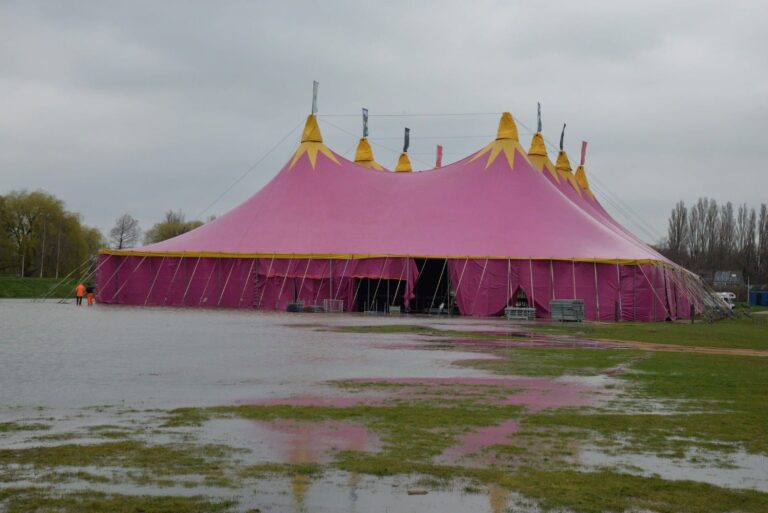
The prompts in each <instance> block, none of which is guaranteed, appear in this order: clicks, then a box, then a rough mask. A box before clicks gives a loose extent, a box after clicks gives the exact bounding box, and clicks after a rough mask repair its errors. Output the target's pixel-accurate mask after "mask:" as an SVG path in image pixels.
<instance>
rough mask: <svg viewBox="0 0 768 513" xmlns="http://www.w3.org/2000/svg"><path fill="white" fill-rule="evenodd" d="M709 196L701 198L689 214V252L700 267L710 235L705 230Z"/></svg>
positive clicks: (702, 264) (692, 259)
mask: <svg viewBox="0 0 768 513" xmlns="http://www.w3.org/2000/svg"><path fill="white" fill-rule="evenodd" d="M708 209H709V198H699V201H697V202H696V204H695V205H694V206H692V207H691V210H690V213H689V214H688V234H689V236H688V254H689V255H690V257H691V262H692V263H693V264H694V265H696V266H698V267H699V268H701V267H703V266H704V263H705V262H704V254H705V253H706V251H707V242H708V237H707V234H706V232H705V226H706V219H707V210H708Z"/></svg>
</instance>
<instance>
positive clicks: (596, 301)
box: [592, 262, 600, 321]
mask: <svg viewBox="0 0 768 513" xmlns="http://www.w3.org/2000/svg"><path fill="white" fill-rule="evenodd" d="M592 265H593V266H594V268H595V314H596V315H597V320H598V321H599V320H600V297H599V295H598V292H597V262H592Z"/></svg>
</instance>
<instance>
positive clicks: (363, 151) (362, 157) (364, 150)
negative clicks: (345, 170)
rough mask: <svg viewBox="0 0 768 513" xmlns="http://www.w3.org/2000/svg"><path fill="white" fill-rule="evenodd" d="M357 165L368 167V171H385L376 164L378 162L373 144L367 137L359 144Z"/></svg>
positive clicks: (356, 153) (356, 155) (356, 157)
mask: <svg viewBox="0 0 768 513" xmlns="http://www.w3.org/2000/svg"><path fill="white" fill-rule="evenodd" d="M355 164H357V165H359V166H362V167H367V168H368V169H376V170H378V171H383V170H384V168H383V167H381V165H380V164H379V163H378V162H376V160H374V158H373V150H372V149H371V144H370V143H369V142H368V139H366V138H365V137H362V138H361V139H360V142H359V143H357V151H355Z"/></svg>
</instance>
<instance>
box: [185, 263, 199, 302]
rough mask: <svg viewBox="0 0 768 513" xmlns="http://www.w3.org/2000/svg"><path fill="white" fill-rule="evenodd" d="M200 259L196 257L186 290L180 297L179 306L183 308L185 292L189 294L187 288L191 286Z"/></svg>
mask: <svg viewBox="0 0 768 513" xmlns="http://www.w3.org/2000/svg"><path fill="white" fill-rule="evenodd" d="M201 258H202V257H197V261H196V262H195V267H194V268H192V275H191V276H190V277H189V281H188V282H187V288H186V289H184V295H183V296H181V306H184V302H185V301H186V299H187V292H189V288H190V287H191V286H192V280H194V279H195V273H196V272H197V266H198V265H200V259H201Z"/></svg>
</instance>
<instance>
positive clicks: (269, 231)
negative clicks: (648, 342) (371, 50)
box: [97, 113, 699, 320]
mask: <svg viewBox="0 0 768 513" xmlns="http://www.w3.org/2000/svg"><path fill="white" fill-rule="evenodd" d="M537 135H538V137H540V134H537ZM542 143H543V141H542ZM537 144H538V143H537V140H536V137H534V142H533V145H532V148H531V155H530V157H529V155H528V152H526V151H525V150H524V149H523V148H522V147H521V146H520V143H519V138H518V134H517V128H516V126H515V123H514V121H513V119H512V116H511V115H510V114H508V113H505V114H504V115H503V116H502V118H501V121H500V123H499V130H498V135H497V138H496V140H494V141H492V142H491V143H490V144H489V145H488V146H486V147H485V148H483V149H482V150H480V151H478V152H477V153H475V154H473V155H470V156H468V157H466V158H464V159H463V160H460V161H458V162H456V163H454V164H451V165H448V166H444V167H441V168H438V169H433V170H426V171H421V172H407V171H410V162H409V161H408V158H407V154H406V153H403V155H401V157H400V160H399V162H398V167H397V170H398V171H406V172H390V171H386V170H384V169H383V168H382V167H381V166H379V165H378V164H377V163H376V162H375V160H374V159H373V154H372V151H371V149H370V145H369V144H368V141H367V140H366V139H362V140H361V142H360V145H359V147H358V153H357V157H356V159H355V160H356V161H355V162H353V161H349V160H347V159H345V158H343V157H342V156H341V155H339V154H337V153H335V152H334V151H332V150H330V149H329V148H328V147H327V146H325V145H324V143H323V139H322V136H321V134H320V130H319V127H318V125H317V120H316V117H315V116H314V115H311V116H309V118H308V119H307V123H306V126H305V129H304V132H303V135H302V139H301V144H300V145H299V147H298V149H297V150H296V152H295V154H294V155H293V157H292V158H291V159H290V160H289V161H288V162H287V163H286V165H285V166H284V167H283V169H282V170H280V172H279V173H278V174H277V175H276V176H275V177H274V178H273V179H272V181H270V182H269V183H268V184H267V185H266V186H265V187H264V188H262V189H261V190H260V191H258V192H257V193H256V194H254V195H253V196H252V197H251V198H249V199H248V200H247V201H245V202H244V203H242V204H241V205H240V206H238V207H236V208H235V209H233V210H232V211H230V212H228V213H227V214H225V215H223V216H221V217H219V218H217V219H215V220H214V221H211V222H209V223H207V224H205V225H203V226H201V227H199V228H197V229H195V230H193V231H190V232H188V233H185V234H182V235H180V236H178V237H174V238H172V239H169V240H166V241H163V242H160V243H157V244H152V245H148V246H145V247H141V248H136V249H131V250H120V251H118V250H104V251H102V252H101V255H100V261H99V268H98V273H97V290H98V296H99V299H100V300H101V301H102V302H106V303H123V304H142V305H143V304H146V305H177V306H207V307H217V306H218V307H240V308H258V309H284V308H285V307H286V305H287V304H288V303H292V302H298V301H301V302H304V303H305V304H309V305H319V304H321V303H322V301H323V300H339V301H343V304H344V309H345V310H356V309H367V308H370V307H371V303H370V302H371V295H370V294H371V290H370V289H371V288H372V287H375V289H376V290H375V291H374V301H377V299H375V298H380V297H382V296H381V293H382V291H383V289H382V287H383V286H384V283H385V284H386V287H387V295H386V302H387V305H389V304H390V303H391V304H392V305H395V304H397V305H398V306H402V307H403V308H405V309H408V308H411V307H412V306H413V305H412V300H413V299H414V298H415V297H416V295H417V294H416V293H417V292H418V291H419V287H420V280H422V281H426V280H427V279H428V278H425V277H424V276H425V273H426V271H425V269H426V268H427V263H428V262H438V265H436V266H435V265H432V266H431V268H434V269H440V267H441V265H440V264H441V263H444V265H443V266H442V270H441V272H440V277H439V281H438V284H437V287H438V288H440V287H441V284H442V288H443V289H445V290H446V294H447V296H448V299H449V302H450V301H453V302H455V304H456V305H457V307H458V310H459V311H460V312H461V313H463V314H468V315H496V314H499V313H500V312H502V311H503V309H504V307H505V306H509V305H511V304H513V302H514V301H516V300H518V299H519V298H520V297H525V300H526V301H527V303H528V305H529V306H533V307H535V308H536V311H537V314H538V315H539V316H543V317H546V316H548V315H549V301H550V300H552V299H582V300H583V301H584V305H585V311H586V314H587V317H588V318H590V319H603V320H614V319H627V320H662V319H666V318H679V317H684V316H686V315H688V312H689V304H691V303H696V302H697V301H699V300H698V299H697V294H698V292H696V290H698V289H697V288H696V282H695V279H694V278H693V277H692V275H690V273H688V272H687V271H685V270H684V269H682V268H680V267H679V266H677V265H676V264H674V263H673V262H671V261H669V260H667V259H666V258H664V257H663V256H661V255H660V254H658V253H657V252H656V251H655V250H653V249H652V248H650V247H649V246H647V245H646V244H645V243H643V242H642V241H640V240H639V239H638V238H637V237H635V236H634V235H632V234H631V233H630V232H629V231H627V230H626V229H625V228H623V227H622V226H620V225H619V224H618V223H617V222H616V221H615V220H613V219H612V218H611V217H610V215H608V213H607V212H606V211H605V210H604V209H603V208H602V206H601V205H600V204H599V202H597V199H596V198H595V197H594V195H593V194H592V192H591V191H590V190H589V186H588V184H587V182H586V175H585V174H584V171H583V168H582V169H581V170H580V172H581V176H580V177H579V178H580V179H579V180H577V176H578V175H573V173H572V172H571V171H570V169H567V170H566V169H565V166H561V165H558V166H557V168H556V167H555V166H553V165H552V163H551V162H550V161H549V159H548V157H547V155H546V149H544V152H543V157H542V155H541V151H540V149H541V148H539V147H538V146H537ZM542 146H543V144H542ZM561 157H562V156H561ZM560 160H562V159H558V161H559V162H558V164H560ZM566 160H567V157H566ZM561 167H562V169H560V168H561ZM569 167H570V166H568V168H569ZM568 173H570V175H568ZM433 274H434V273H433ZM432 279H433V281H434V276H433V277H432ZM364 287H365V289H366V290H365V292H361V289H363V288H364ZM422 288H423V285H422ZM435 290H436V292H437V289H435ZM363 294H367V296H366V297H367V301H366V302H365V303H364V304H361V302H360V299H361V298H362V297H363ZM427 295H428V294H427ZM436 295H437V294H435V296H436ZM435 296H433V303H434V298H435ZM430 306H432V305H430Z"/></svg>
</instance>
